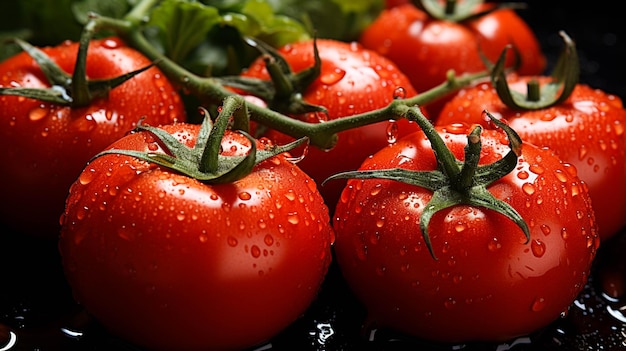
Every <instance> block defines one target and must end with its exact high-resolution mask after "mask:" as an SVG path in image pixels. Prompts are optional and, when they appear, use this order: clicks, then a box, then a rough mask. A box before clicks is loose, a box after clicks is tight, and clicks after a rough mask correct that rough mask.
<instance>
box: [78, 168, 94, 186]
mask: <svg viewBox="0 0 626 351" xmlns="http://www.w3.org/2000/svg"><path fill="white" fill-rule="evenodd" d="M95 176H96V170H95V169H93V168H88V169H87V170H86V171H85V172H82V173H81V174H80V176H79V177H78V182H79V183H80V184H82V185H87V184H89V183H91V182H92V181H93V179H94V178H95Z"/></svg>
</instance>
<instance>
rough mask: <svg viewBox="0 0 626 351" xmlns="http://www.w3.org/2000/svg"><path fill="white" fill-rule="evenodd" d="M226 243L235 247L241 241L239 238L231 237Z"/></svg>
mask: <svg viewBox="0 0 626 351" xmlns="http://www.w3.org/2000/svg"><path fill="white" fill-rule="evenodd" d="M226 242H227V243H228V246H232V247H235V246H237V245H238V244H239V241H237V238H235V237H233V236H231V235H229V236H228V238H227V239H226Z"/></svg>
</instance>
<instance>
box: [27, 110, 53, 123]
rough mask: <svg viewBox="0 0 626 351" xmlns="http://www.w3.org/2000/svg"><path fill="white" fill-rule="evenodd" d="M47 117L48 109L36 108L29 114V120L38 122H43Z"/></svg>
mask: <svg viewBox="0 0 626 351" xmlns="http://www.w3.org/2000/svg"><path fill="white" fill-rule="evenodd" d="M47 115H48V110H47V109H46V108H43V107H38V108H34V109H32V110H30V112H29V113H28V119H30V120H31V121H34V122H36V121H40V120H42V119H43V118H44V117H46V116H47Z"/></svg>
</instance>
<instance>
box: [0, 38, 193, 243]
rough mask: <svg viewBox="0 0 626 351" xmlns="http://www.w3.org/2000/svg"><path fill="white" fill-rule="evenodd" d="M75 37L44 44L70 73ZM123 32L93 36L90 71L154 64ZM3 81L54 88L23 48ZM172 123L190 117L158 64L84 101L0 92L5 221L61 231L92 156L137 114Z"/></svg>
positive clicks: (47, 232) (6, 65)
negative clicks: (72, 191) (70, 195)
mask: <svg viewBox="0 0 626 351" xmlns="http://www.w3.org/2000/svg"><path fill="white" fill-rule="evenodd" d="M77 49H78V43H72V42H64V43H62V44H60V45H58V46H56V47H45V48H42V50H43V52H44V53H46V54H47V55H48V56H49V58H50V59H52V61H54V62H56V64H57V65H59V67H60V68H61V69H62V70H64V71H65V72H67V73H73V72H74V66H75V64H76V57H77ZM150 64H151V62H150V60H148V59H147V58H146V57H144V56H143V55H142V54H141V53H139V52H138V51H136V50H135V49H132V48H130V47H128V46H126V45H125V44H124V43H123V42H122V41H121V40H120V39H118V38H113V37H111V38H106V39H101V40H93V41H92V42H91V44H90V45H89V48H88V53H87V66H86V71H87V77H88V79H90V80H99V79H109V78H113V77H117V76H121V75H123V74H127V73H129V72H131V71H134V70H138V69H141V68H144V67H146V66H148V65H150ZM0 86H1V87H4V88H14V87H22V88H49V87H50V83H49V82H48V80H47V79H46V77H45V76H44V74H43V73H42V70H41V68H40V66H39V65H38V64H37V63H35V61H34V60H33V59H32V58H31V57H30V56H29V55H28V54H27V53H26V52H21V53H19V54H17V55H15V56H13V57H11V58H9V59H7V60H5V61H3V62H2V63H0ZM141 118H145V121H146V123H154V124H161V123H169V122H173V121H176V120H179V121H183V120H184V119H185V111H184V105H183V103H182V101H181V99H180V96H179V95H178V92H177V91H176V90H175V88H174V87H173V86H172V85H171V84H170V83H169V81H168V80H167V79H166V78H165V76H164V75H163V74H162V73H161V71H160V70H159V69H158V68H157V67H151V68H149V69H148V70H147V71H144V72H142V73H140V74H137V75H136V76H134V77H133V78H131V79H130V80H128V81H126V82H124V83H123V84H121V85H119V86H117V87H115V88H113V89H111V90H110V91H109V92H108V94H107V95H106V96H103V97H98V98H96V99H94V100H93V101H92V102H91V103H90V104H89V105H87V106H84V107H72V106H64V105H59V104H55V103H50V102H44V101H39V100H37V99H28V98H24V97H18V96H9V95H2V96H0V126H1V127H0V158H2V159H3V162H2V165H1V166H0V172H1V173H2V176H3V178H2V179H3V181H4V182H5V184H8V185H9V184H10V186H7V187H6V189H5V191H4V195H5V196H6V198H7V199H10V204H8V203H7V206H5V209H4V210H3V211H2V213H1V214H0V221H1V222H4V223H5V224H7V225H9V226H10V227H11V228H12V229H14V230H16V231H18V232H23V233H27V234H32V235H36V236H41V237H53V238H56V236H57V235H58V230H59V228H60V226H59V216H60V215H61V213H62V212H63V206H64V201H65V198H66V196H67V192H68V190H69V187H70V185H71V184H72V182H73V181H74V180H75V179H76V177H78V175H79V174H80V172H81V170H82V169H83V168H84V167H85V164H86V163H87V161H88V160H89V159H90V158H91V157H92V156H94V155H95V154H96V153H98V152H99V151H101V150H102V149H104V148H105V147H106V146H108V145H109V144H110V143H112V142H113V141H114V140H116V139H118V138H120V137H122V136H123V135H124V134H126V133H127V132H128V131H129V130H131V129H133V128H134V127H135V125H136V124H137V121H138V120H139V119H141Z"/></svg>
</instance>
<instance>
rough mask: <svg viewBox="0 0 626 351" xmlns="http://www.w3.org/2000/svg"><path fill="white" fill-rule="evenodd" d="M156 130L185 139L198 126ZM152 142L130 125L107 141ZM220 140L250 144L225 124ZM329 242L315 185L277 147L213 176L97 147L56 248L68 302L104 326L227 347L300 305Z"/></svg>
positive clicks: (267, 330)
mask: <svg viewBox="0 0 626 351" xmlns="http://www.w3.org/2000/svg"><path fill="white" fill-rule="evenodd" d="M162 129H163V130H165V131H166V132H167V133H170V134H171V135H173V136H174V137H175V138H176V139H178V140H179V141H180V142H181V143H184V144H185V145H186V146H188V147H193V145H194V144H195V142H196V138H197V135H198V131H199V129H200V126H199V125H194V124H183V123H179V124H174V125H167V126H163V127H162ZM160 145H161V144H160V143H158V142H157V141H156V138H155V137H154V136H153V135H152V134H150V133H147V132H137V133H133V134H129V135H128V136H126V137H124V138H122V139H119V140H118V141H117V142H115V143H113V144H112V145H111V146H110V148H117V149H123V150H140V151H142V152H158V153H163V150H162V149H161V146H160ZM221 145H222V149H223V151H222V155H230V156H233V155H244V154H246V153H247V152H248V150H249V149H250V142H249V141H248V139H246V138H245V137H243V136H242V135H241V134H238V133H233V132H229V131H227V132H226V134H225V137H224V139H223V140H222V142H221ZM262 147H263V146H262V145H260V146H259V148H262ZM333 241H334V233H333V230H332V227H331V223H330V219H329V214H328V208H327V207H326V205H325V204H324V202H323V199H322V197H321V195H320V194H319V192H318V190H317V188H316V184H315V182H314V181H313V180H312V179H311V178H310V177H308V176H307V175H306V174H305V173H304V172H302V171H301V170H300V169H299V168H298V167H297V166H296V165H295V164H293V163H292V162H290V161H289V160H286V158H285V155H284V154H281V155H279V156H276V157H273V158H270V159H267V160H265V161H263V162H261V163H259V164H258V165H256V166H255V168H254V169H253V171H252V172H251V173H250V174H249V175H247V176H245V177H244V178H242V179H240V180H237V181H234V182H232V183H225V184H217V185H208V184H205V183H202V182H200V181H198V180H196V179H193V178H191V177H188V176H185V175H182V174H180V173H178V172H174V171H171V170H168V169H166V168H164V167H161V166H157V165H154V164H149V163H147V162H144V161H140V160H139V159H137V158H134V157H130V156H126V155H118V154H106V155H103V156H100V157H97V158H95V159H94V160H93V161H92V162H91V163H90V164H89V165H88V166H87V167H86V168H85V170H84V171H83V173H82V174H81V175H80V177H79V178H78V180H77V181H76V182H75V183H74V184H73V186H72V187H71V191H70V195H69V197H68V199H67V208H66V211H65V215H64V217H63V226H62V232H61V237H60V242H59V247H60V252H61V257H62V259H63V267H64V269H65V272H66V275H67V278H68V282H69V284H70V286H71V287H72V290H73V293H74V296H75V297H76V299H77V301H78V302H79V303H81V304H82V305H83V306H84V307H85V308H86V310H88V311H89V312H90V313H91V314H93V315H94V316H95V318H97V319H98V320H99V321H100V322H101V323H102V324H103V325H104V326H105V327H106V328H107V329H108V330H109V331H110V332H112V333H113V334H114V335H117V336H120V337H122V338H124V339H126V340H128V341H130V342H132V343H134V344H136V345H138V346H141V347H146V348H148V349H150V350H226V349H228V350H234V349H243V348H246V347H251V346H254V345H256V344H258V343H261V342H264V341H266V340H267V339H269V338H271V337H272V336H274V335H275V334H277V333H278V332H280V331H281V330H283V329H284V328H286V327H287V326H288V325H289V324H290V323H292V322H294V321H295V320H296V319H297V318H298V317H299V316H300V315H301V314H302V313H303V312H304V311H305V310H306V308H307V307H308V306H309V304H310V303H311V302H312V301H313V299H314V298H315V297H316V294H317V291H318V289H319V287H320V286H321V283H322V281H323V278H324V276H325V274H326V272H327V269H328V267H329V264H330V261H331V251H330V250H331V245H332V242H333Z"/></svg>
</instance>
